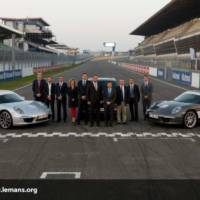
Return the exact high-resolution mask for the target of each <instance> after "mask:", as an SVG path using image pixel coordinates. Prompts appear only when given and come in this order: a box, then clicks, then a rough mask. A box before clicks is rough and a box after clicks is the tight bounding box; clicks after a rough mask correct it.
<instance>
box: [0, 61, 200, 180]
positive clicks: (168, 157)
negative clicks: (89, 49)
mask: <svg viewBox="0 0 200 200" xmlns="http://www.w3.org/2000/svg"><path fill="white" fill-rule="evenodd" d="M83 72H87V73H88V74H89V76H92V75H93V74H98V75H99V76H103V77H115V78H117V79H120V78H122V79H128V78H129V77H133V78H134V79H135V80H136V82H137V83H138V84H139V85H140V84H141V81H142V78H143V76H142V75H139V74H136V73H134V72H130V71H128V70H126V69H123V68H121V67H119V66H116V65H113V64H110V63H108V62H107V61H90V62H88V63H85V64H82V65H81V66H79V67H77V68H74V69H70V70H69V71H66V72H65V73H64V76H65V78H66V80H68V79H70V78H75V79H77V80H79V79H80V77H81V74H82V73H83ZM152 83H153V85H154V95H153V97H154V100H163V99H165V100H169V99H173V98H174V97H176V96H177V95H179V94H180V93H182V92H183V91H184V88H183V89H182V88H177V87H175V86H173V85H169V84H166V83H164V82H160V81H157V80H152ZM18 93H19V94H21V95H23V96H25V97H26V98H27V99H32V92H31V87H30V86H28V87H26V88H23V89H21V90H19V91H18ZM139 113H140V120H139V122H138V123H136V122H129V123H128V124H127V125H115V126H114V127H112V128H110V127H109V128H107V127H106V128H105V127H104V126H103V125H104V124H103V123H102V126H101V127H100V128H97V127H92V128H91V127H89V126H85V125H81V126H76V127H74V126H72V125H71V123H70V121H69V118H68V122H67V123H63V122H62V123H59V124H58V123H56V122H49V123H47V124H42V125H37V126H30V127H23V128H22V127H21V128H12V129H11V130H0V149H1V150H0V179H39V178H51V179H72V178H81V179H199V178H200V159H199V158H200V126H198V127H196V128H195V129H193V130H187V129H184V128H183V127H181V126H161V125H155V124H151V123H148V122H147V121H143V116H142V106H141V104H140V112H139Z"/></svg>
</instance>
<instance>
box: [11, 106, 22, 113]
mask: <svg viewBox="0 0 200 200" xmlns="http://www.w3.org/2000/svg"><path fill="white" fill-rule="evenodd" d="M13 109H14V111H15V112H16V113H18V114H24V111H23V110H22V109H21V108H18V107H14V108H13Z"/></svg>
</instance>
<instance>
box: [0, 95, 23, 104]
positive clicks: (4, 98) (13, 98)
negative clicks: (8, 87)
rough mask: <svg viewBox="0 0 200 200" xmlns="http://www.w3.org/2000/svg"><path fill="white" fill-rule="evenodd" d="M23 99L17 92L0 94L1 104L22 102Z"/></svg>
mask: <svg viewBox="0 0 200 200" xmlns="http://www.w3.org/2000/svg"><path fill="white" fill-rule="evenodd" d="M21 101H23V99H22V98H21V97H20V96H19V95H17V94H4V95H0V104H3V103H16V102H21Z"/></svg>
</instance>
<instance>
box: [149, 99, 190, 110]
mask: <svg viewBox="0 0 200 200" xmlns="http://www.w3.org/2000/svg"><path fill="white" fill-rule="evenodd" d="M191 105H193V104H191V103H183V102H177V101H158V102H155V103H153V104H152V105H151V107H150V109H152V110H157V111H166V112H169V111H170V112H171V110H172V109H174V108H176V107H182V108H186V107H188V106H191Z"/></svg>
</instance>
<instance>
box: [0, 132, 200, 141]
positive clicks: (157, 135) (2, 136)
mask: <svg viewBox="0 0 200 200" xmlns="http://www.w3.org/2000/svg"><path fill="white" fill-rule="evenodd" d="M38 137H44V138H53V137H59V138H69V137H75V138H84V137H90V138H100V137H106V138H112V139H113V140H114V141H115V142H117V141H118V139H126V138H132V139H134V138H136V139H156V138H158V139H159V138H160V139H162V138H163V139H164V138H166V139H173V138H174V139H178V138H184V139H192V138H193V139H197V138H200V134H198V133H180V132H173V133H165V132H160V133H151V132H141V133H137V132H128V133H122V132H114V133H105V132H99V133H90V132H84V133H75V132H68V133H61V132H53V133H45V132H41V133H22V134H17V133H7V134H0V140H2V141H4V142H7V141H8V139H18V138H38ZM193 141H195V140H193Z"/></svg>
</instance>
